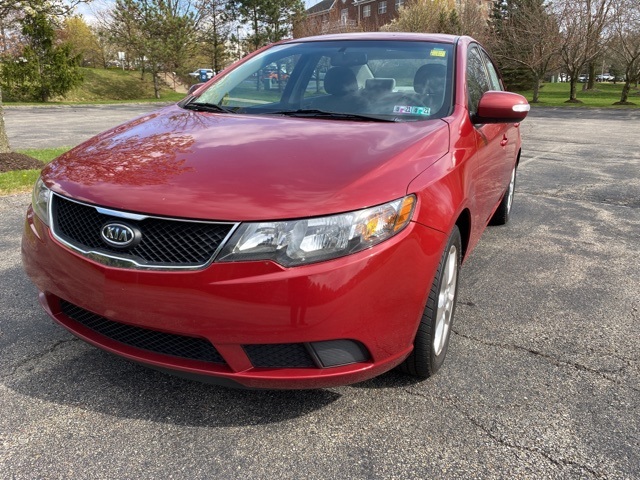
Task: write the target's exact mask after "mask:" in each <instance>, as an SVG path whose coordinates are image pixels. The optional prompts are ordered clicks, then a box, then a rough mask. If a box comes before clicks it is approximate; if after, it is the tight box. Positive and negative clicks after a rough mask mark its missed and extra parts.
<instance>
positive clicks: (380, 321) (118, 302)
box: [22, 207, 446, 388]
mask: <svg viewBox="0 0 640 480" xmlns="http://www.w3.org/2000/svg"><path fill="white" fill-rule="evenodd" d="M445 241H446V238H445V237H444V235H443V234H442V233H440V232H437V231H434V230H431V229H429V228H427V227H424V226H422V225H419V224H416V223H411V224H410V225H409V226H408V227H407V228H405V229H404V230H403V231H402V232H401V233H399V234H398V235H397V236H395V237H393V238H392V239H390V240H388V241H386V242H383V243H382V244H379V245H377V246H375V247H373V248H371V249H369V250H367V251H363V252H359V253H356V254H353V255H350V256H347V257H343V258H339V259H335V260H331V261H327V262H322V263H317V264H313V265H307V266H302V267H295V268H288V269H287V268H283V267H281V266H279V265H277V264H275V263H273V262H269V261H266V262H265V261H259V262H238V263H213V264H212V265H210V266H209V267H207V268H204V269H202V270H197V271H140V270H129V269H120V268H113V267H107V266H104V265H101V264H98V263H95V262H93V261H91V260H89V259H87V258H84V257H81V256H80V255H78V254H76V253H75V252H73V251H71V250H69V249H68V248H67V247H65V246H64V245H62V244H60V243H59V242H58V241H57V240H55V239H54V238H53V237H52V235H51V232H50V230H49V229H48V227H46V226H45V225H44V224H43V223H42V222H41V221H40V219H39V218H38V217H37V216H36V215H34V214H33V211H32V209H31V207H29V210H28V212H27V219H26V224H25V231H24V235H23V240H22V257H23V264H24V267H25V270H26V271H27V273H28V275H29V276H30V277H31V279H32V280H33V282H34V283H35V284H36V286H37V287H38V289H39V290H40V291H41V292H42V293H41V295H40V299H41V303H42V305H43V307H44V309H45V311H46V312H47V313H48V314H49V315H50V316H51V317H53V318H54V319H55V320H56V321H57V322H59V323H60V324H62V325H63V326H64V327H66V328H67V329H69V330H70V331H71V332H72V333H74V334H75V335H77V336H78V337H80V338H82V339H83V340H85V341H87V342H89V343H91V344H93V345H96V346H98V347H100V348H103V349H105V350H107V351H110V352H112V353H115V354H117V355H120V356H123V357H126V358H128V359H131V360H134V361H137V362H141V363H144V364H146V365H148V366H151V367H154V368H157V369H161V370H168V371H172V372H174V373H177V374H180V375H182V376H187V377H195V378H199V379H204V380H207V381H213V382H214V383H223V384H232V383H233V384H236V385H241V386H244V387H249V388H320V387H327V386H334V385H342V384H349V383H355V382H359V381H362V380H366V379H368V378H372V377H374V376H376V375H379V374H381V373H383V372H385V371H388V370H390V369H391V368H393V367H395V366H396V365H398V364H399V363H401V362H402V360H404V358H406V356H407V355H408V354H409V353H410V352H411V349H412V345H413V338H414V336H415V333H416V329H417V326H418V323H419V320H420V316H421V314H422V310H423V308H424V304H425V302H426V296H427V294H428V290H429V287H430V285H431V283H432V281H433V277H434V275H435V272H436V269H437V265H438V262H439V260H440V256H441V251H442V248H443V245H444V242H445ZM68 304H71V305H74V306H76V307H78V308H79V309H81V310H83V311H87V312H88V313H89V314H93V315H94V316H95V317H96V318H101V319H104V320H105V321H106V322H107V325H111V324H112V323H114V324H116V325H118V324H119V325H123V326H124V328H125V329H129V330H133V331H137V330H136V329H141V330H145V331H147V330H148V331H150V332H160V333H161V335H162V334H168V335H175V336H179V337H186V338H193V339H202V340H204V341H206V342H208V343H210V344H211V345H213V347H214V348H215V350H216V351H217V352H218V353H219V355H220V356H221V358H222V362H210V361H203V360H199V359H192V358H183V357H180V356H175V355H171V354H166V353H165V352H164V351H163V350H158V349H156V350H155V351H154V349H153V348H151V349H148V348H146V347H145V348H140V346H139V345H138V346H132V344H127V343H123V342H122V341H120V340H121V338H120V337H117V336H111V335H105V334H104V331H101V330H99V329H98V330H96V329H95V328H90V327H88V326H87V324H83V323H81V322H78V321H77V319H74V318H72V317H71V316H69V315H68V314H67V313H68V311H69V310H68V309H67V310H65V311H66V312H67V313H65V312H64V311H63V308H62V305H68ZM101 332H102V333H101ZM332 341H337V342H338V344H340V342H341V341H350V342H352V343H353V344H356V345H360V346H361V347H362V349H363V352H366V355H365V356H366V359H364V360H362V359H360V360H362V361H356V362H355V363H351V364H348V365H338V366H331V367H326V368H325V367H323V365H322V364H321V362H320V363H319V362H316V364H315V365H313V366H302V367H298V368H287V367H273V366H271V367H269V366H267V367H265V366H260V364H258V366H256V363H257V362H256V361H255V358H254V357H251V355H248V353H247V352H250V351H251V349H252V348H254V346H261V345H263V346H269V345H289V344H292V345H305V346H307V347H309V345H311V348H310V351H311V352H312V353H313V352H314V348H313V345H327V343H322V342H332ZM328 344H330V345H333V344H332V343H328ZM145 345H146V344H145ZM363 358H364V356H363Z"/></svg>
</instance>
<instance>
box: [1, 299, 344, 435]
mask: <svg viewBox="0 0 640 480" xmlns="http://www.w3.org/2000/svg"><path fill="white" fill-rule="evenodd" d="M31 318H33V319H34V323H38V322H49V321H51V320H49V319H48V318H47V317H46V316H45V315H44V314H41V313H39V312H38V313H36V312H33V315H32V316H31ZM63 342H64V343H63ZM63 342H60V341H59V342H57V344H56V345H58V346H57V347H56V346H55V345H53V344H52V345H49V346H48V349H47V351H48V353H45V354H44V355H41V357H40V360H39V361H38V360H29V361H26V362H24V363H22V364H21V365H19V366H18V367H17V368H14V369H13V371H11V370H9V371H7V370H8V368H5V367H3V368H2V369H0V372H1V373H0V376H1V377H2V381H3V383H4V384H5V385H6V386H7V387H8V388H9V389H11V390H14V391H15V392H17V393H19V394H21V395H26V396H29V397H32V398H37V399H40V400H44V401H46V402H55V403H57V404H61V405H67V406H70V407H73V408H80V409H84V410H87V411H92V412H96V413H101V414H106V415H111V416H114V417H118V418H130V419H140V420H147V421H153V422H160V423H168V424H175V425H186V426H197V427H200V426H206V427H229V426H248V425H261V424H269V423H276V422H282V421H285V420H289V419H293V418H297V417H300V416H304V415H306V414H308V413H311V412H313V411H315V410H319V409H321V408H323V407H326V406H327V405H329V404H331V403H333V402H334V401H336V400H337V399H339V398H340V396H341V395H340V394H338V393H336V392H333V391H330V390H304V391H299V390H282V391H276V390H243V389H231V388H226V387H219V386H215V385H208V384H204V383H199V382H195V381H190V380H183V379H181V378H177V377H173V376H171V375H167V374H164V373H160V372H157V371H154V370H151V369H149V368H146V367H143V366H140V365H137V364H135V363H132V362H129V361H127V360H124V359H120V358H118V357H115V356H113V355H111V354H109V353H107V352H102V351H100V350H98V349H95V348H94V347H91V346H89V345H86V344H84V343H83V342H81V341H79V340H76V339H75V338H74V337H72V336H71V335H69V339H68V340H65V341H63ZM45 348H47V347H45ZM45 357H47V358H46V359H45ZM9 368H10V367H9Z"/></svg>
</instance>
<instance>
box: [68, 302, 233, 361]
mask: <svg viewBox="0 0 640 480" xmlns="http://www.w3.org/2000/svg"><path fill="white" fill-rule="evenodd" d="M60 308H61V309H62V313H64V314H65V315H66V316H67V317H69V318H70V319H72V320H74V321H76V322H78V323H80V324H82V325H84V326H85V327H87V328H89V329H91V330H93V331H94V332H96V333H99V334H100V335H103V336H105V337H107V338H110V339H111V340H115V341H117V342H120V343H123V344H125V345H129V346H130V347H135V348H140V349H142V350H148V351H150V352H154V353H161V354H163V355H171V356H173V357H180V358H188V359H190V360H200V361H202V362H210V363H219V364H225V363H226V362H225V361H224V359H223V358H222V356H221V355H220V354H219V353H218V351H217V350H216V348H215V347H214V346H213V345H211V343H209V342H208V341H207V340H205V339H203V338H195V337H187V336H184V335H174V334H172V333H165V332H158V331H156V330H149V329H147V328H142V327H135V326H133V325H125V324H124V323H118V322H114V321H111V320H107V319H106V318H104V317H101V316H100V315H96V314H95V313H91V312H89V311H87V310H85V309H84V308H80V307H78V306H77V305H74V304H73V303H70V302H67V301H66V300H60Z"/></svg>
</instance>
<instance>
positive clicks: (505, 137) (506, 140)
mask: <svg viewBox="0 0 640 480" xmlns="http://www.w3.org/2000/svg"><path fill="white" fill-rule="evenodd" d="M507 143H509V139H508V138H507V136H506V135H503V136H502V140H500V146H501V147H504V146H505V145H506V144H507Z"/></svg>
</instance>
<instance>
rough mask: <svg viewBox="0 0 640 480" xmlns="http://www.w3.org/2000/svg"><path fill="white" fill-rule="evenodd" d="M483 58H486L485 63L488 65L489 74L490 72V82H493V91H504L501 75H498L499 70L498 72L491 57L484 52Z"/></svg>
mask: <svg viewBox="0 0 640 480" xmlns="http://www.w3.org/2000/svg"><path fill="white" fill-rule="evenodd" d="M482 56H483V57H484V61H485V63H486V65H487V72H489V81H490V82H491V90H498V91H502V90H504V88H502V82H501V81H500V75H498V70H496V66H495V65H494V64H493V62H492V61H491V59H490V58H489V55H487V53H486V52H484V51H483V52H482Z"/></svg>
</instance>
